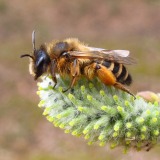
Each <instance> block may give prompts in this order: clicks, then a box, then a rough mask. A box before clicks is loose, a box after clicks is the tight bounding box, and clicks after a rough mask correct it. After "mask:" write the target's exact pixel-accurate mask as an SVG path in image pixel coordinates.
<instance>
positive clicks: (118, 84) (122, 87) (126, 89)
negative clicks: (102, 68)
mask: <svg viewBox="0 0 160 160" xmlns="http://www.w3.org/2000/svg"><path fill="white" fill-rule="evenodd" d="M114 87H116V88H119V89H121V90H123V91H125V92H127V93H129V94H130V95H132V96H133V97H134V98H135V99H136V97H135V95H134V94H133V93H131V92H130V90H129V89H128V88H126V87H125V86H124V85H122V84H121V83H119V82H116V83H115V84H114Z"/></svg>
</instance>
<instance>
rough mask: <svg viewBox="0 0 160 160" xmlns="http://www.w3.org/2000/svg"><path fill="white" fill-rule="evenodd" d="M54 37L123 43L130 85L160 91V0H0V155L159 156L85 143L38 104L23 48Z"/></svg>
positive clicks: (35, 158)
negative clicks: (55, 123)
mask: <svg viewBox="0 0 160 160" xmlns="http://www.w3.org/2000/svg"><path fill="white" fill-rule="evenodd" d="M33 29H35V30H36V44H37V46H38V45H40V44H41V43H42V42H49V41H51V40H52V39H63V38H66V37H77V38H79V39H80V40H81V41H84V42H86V43H88V44H89V45H90V46H95V47H103V48H107V49H127V50H130V51H131V55H132V57H134V58H136V59H137V60H138V63H137V64H136V65H134V66H129V70H130V72H131V73H132V75H133V79H134V83H133V85H132V87H131V88H132V90H133V91H134V92H135V93H136V92H138V91H142V90H151V91H154V92H160V84H159V81H160V63H159V62H160V56H159V54H160V53H159V51H160V1H159V0H134V1H127V0H121V1H118V0H75V1H65V0H45V1H41V2H40V1H38V0H34V1H33V0H28V1H23V0H12V1H11V0H0V91H1V92H0V102H1V104H0V160H21V159H23V160H81V159H85V160H91V159H92V160H97V159H98V160H117V159H118V160H119V159H120V160H127V159H131V160H133V159H139V160H143V159H145V160H149V159H154V160H158V159H159V157H160V153H159V152H160V147H158V146H157V147H155V148H154V149H152V150H151V151H150V152H149V153H146V152H134V151H131V152H129V153H128V154H127V155H124V154H122V149H121V148H118V149H115V150H110V149H109V147H108V146H106V147H98V146H96V145H95V146H88V145H87V144H86V142H85V141H84V140H83V139H82V138H75V137H73V136H71V135H69V134H65V133H63V130H60V129H58V128H55V127H53V125H52V124H51V123H49V122H48V121H47V120H46V119H45V117H43V116H42V110H41V109H40V108H38V107H37V104H38V102H39V97H38V96H37V95H36V90H37V86H36V82H34V80H33V78H32V77H31V76H30V75H29V73H28V60H27V59H20V58H19V56H20V55H21V54H22V53H30V52H31V50H32V44H31V33H32V31H33Z"/></svg>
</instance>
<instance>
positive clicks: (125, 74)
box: [117, 65, 132, 85]
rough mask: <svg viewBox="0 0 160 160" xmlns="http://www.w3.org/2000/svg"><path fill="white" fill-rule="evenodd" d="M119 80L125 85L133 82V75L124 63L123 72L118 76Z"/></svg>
mask: <svg viewBox="0 0 160 160" xmlns="http://www.w3.org/2000/svg"><path fill="white" fill-rule="evenodd" d="M117 81H118V82H120V83H122V84H125V85H130V84H131V83H132V77H131V75H130V74H128V71H127V70H126V67H125V66H124V65H122V72H121V74H120V75H119V76H118V77H117Z"/></svg>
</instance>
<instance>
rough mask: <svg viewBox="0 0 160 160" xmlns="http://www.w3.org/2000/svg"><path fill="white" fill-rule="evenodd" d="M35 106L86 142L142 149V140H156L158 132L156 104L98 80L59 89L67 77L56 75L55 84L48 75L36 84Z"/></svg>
mask: <svg viewBox="0 0 160 160" xmlns="http://www.w3.org/2000/svg"><path fill="white" fill-rule="evenodd" d="M37 85H38V91H37V94H38V95H39V97H40V99H41V101H40V103H39V105H38V106H39V107H40V108H42V109H43V115H44V116H46V118H47V120H48V121H49V122H52V123H53V124H54V126H55V127H59V128H61V129H63V130H64V132H65V133H71V134H72V135H73V136H77V137H79V136H81V137H84V138H85V139H86V140H87V141H88V145H92V144H93V143H95V142H98V144H99V146H104V145H106V144H110V148H111V149H114V148H115V147H117V146H123V147H124V153H126V152H127V150H128V149H130V148H136V149H137V150H141V149H143V148H144V149H146V147H144V146H146V144H152V145H153V144H154V145H155V144H156V143H157V142H158V139H159V135H160V106H159V103H158V102H154V103H147V102H146V101H145V100H144V99H142V98H140V97H137V98H136V99H134V97H132V96H131V95H129V94H127V93H126V92H123V91H121V90H117V89H115V88H114V87H107V86H105V85H103V84H102V83H101V82H99V81H98V80H96V79H95V80H93V81H92V82H89V83H88V80H86V79H82V80H80V81H79V82H77V84H76V86H75V87H74V90H72V91H68V92H65V93H63V92H62V91H63V89H64V88H67V87H68V85H69V80H63V79H61V78H58V84H57V86H58V87H55V88H54V89H53V86H54V83H53V81H52V80H51V79H50V78H49V77H45V78H44V77H43V78H42V82H39V83H38V84H37Z"/></svg>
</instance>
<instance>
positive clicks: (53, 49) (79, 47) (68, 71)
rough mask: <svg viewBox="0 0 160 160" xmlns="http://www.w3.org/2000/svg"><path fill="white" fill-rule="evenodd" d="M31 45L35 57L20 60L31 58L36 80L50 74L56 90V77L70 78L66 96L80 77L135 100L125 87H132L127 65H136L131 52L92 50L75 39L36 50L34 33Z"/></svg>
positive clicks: (45, 44)
mask: <svg viewBox="0 0 160 160" xmlns="http://www.w3.org/2000/svg"><path fill="white" fill-rule="evenodd" d="M32 45H33V52H32V55H30V54H23V55H21V58H22V57H29V58H30V64H29V71H30V73H31V74H32V75H33V76H34V79H35V80H37V79H38V78H39V77H40V76H41V75H43V74H45V73H47V74H50V75H51V76H52V79H53V81H54V83H55V85H54V87H55V86H56V84H57V78H56V74H59V75H60V76H62V77H65V76H66V75H67V76H69V77H70V79H71V82H70V85H69V86H68V88H67V89H65V90H63V91H64V92H66V91H68V90H69V89H71V88H73V87H74V85H75V83H76V82H77V81H78V80H79V79H80V78H81V77H86V78H87V79H89V80H92V79H93V78H95V77H97V78H98V79H99V80H100V81H101V82H102V83H104V84H105V85H110V86H114V87H115V88H118V89H120V90H123V91H125V92H127V93H129V94H130V95H132V96H134V94H133V93H132V92H130V90H129V89H128V88H127V87H126V86H125V85H130V84H131V83H132V77H131V75H130V74H129V73H128V71H127V69H126V67H125V65H129V64H133V63H134V60H133V59H132V58H131V57H129V53H130V52H129V51H128V50H107V49H102V48H94V47H89V46H87V45H85V44H84V43H82V42H80V41H79V40H78V39H76V38H68V39H65V40H63V41H52V42H51V43H44V44H42V45H41V46H40V48H39V49H36V47H35V31H33V32H32ZM134 97H135V96H134Z"/></svg>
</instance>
